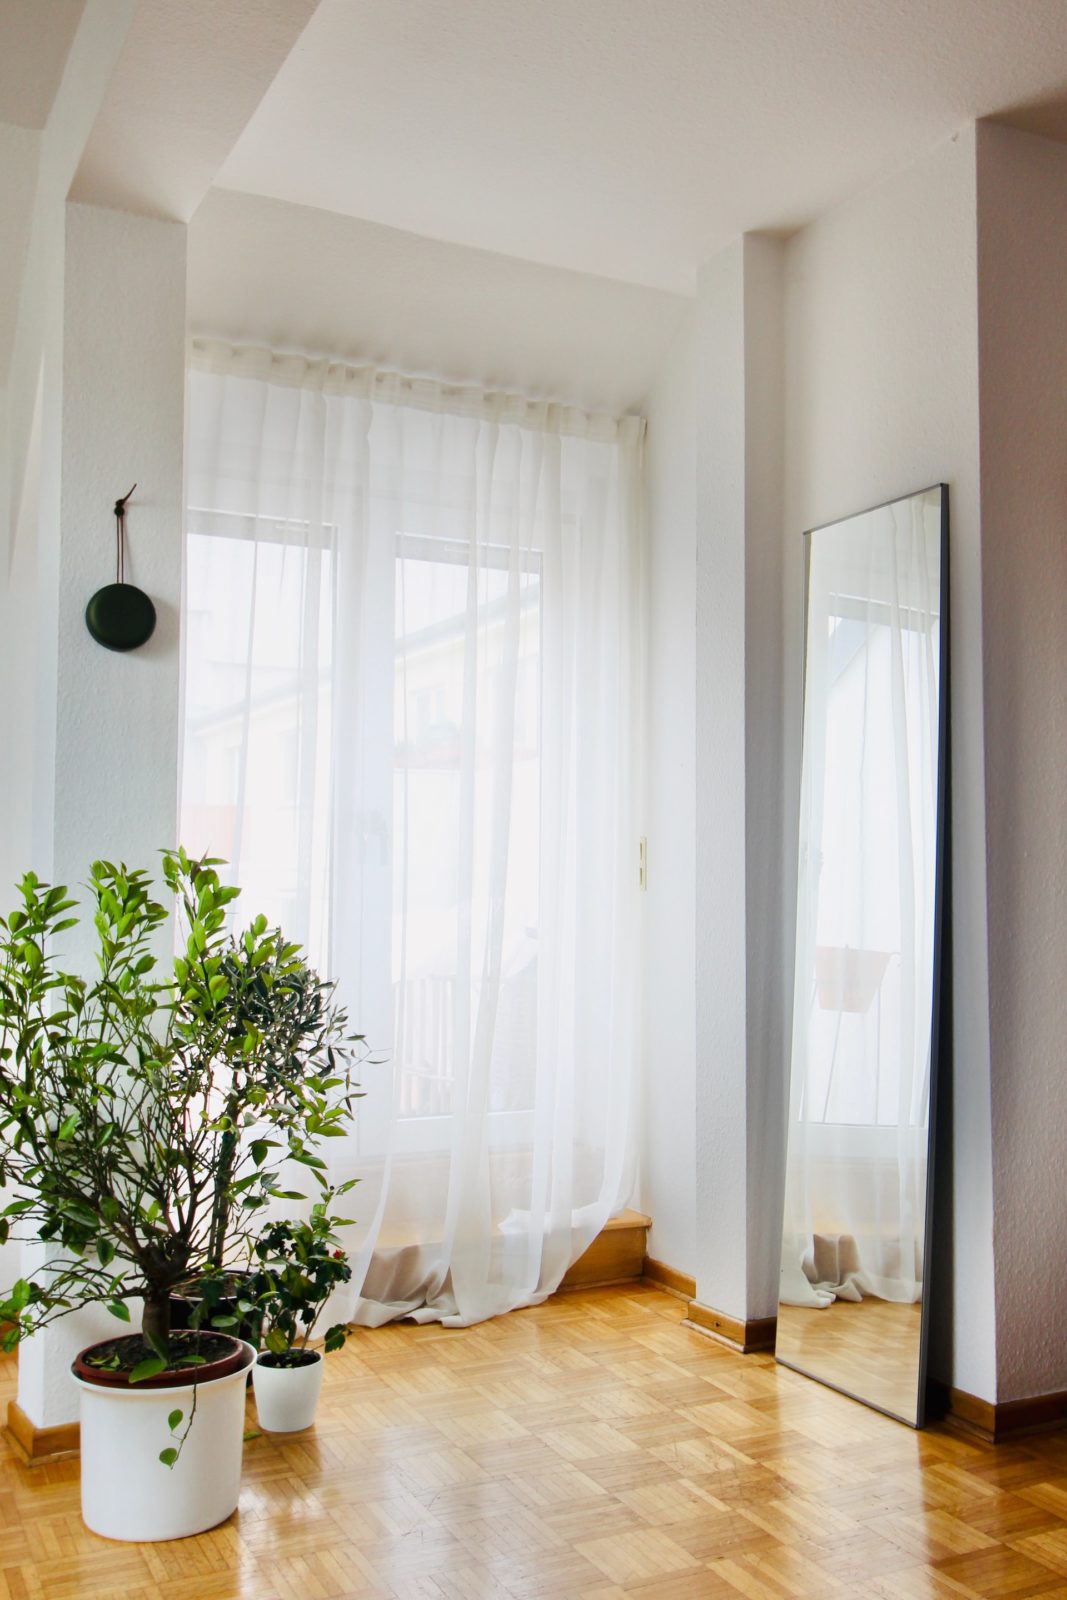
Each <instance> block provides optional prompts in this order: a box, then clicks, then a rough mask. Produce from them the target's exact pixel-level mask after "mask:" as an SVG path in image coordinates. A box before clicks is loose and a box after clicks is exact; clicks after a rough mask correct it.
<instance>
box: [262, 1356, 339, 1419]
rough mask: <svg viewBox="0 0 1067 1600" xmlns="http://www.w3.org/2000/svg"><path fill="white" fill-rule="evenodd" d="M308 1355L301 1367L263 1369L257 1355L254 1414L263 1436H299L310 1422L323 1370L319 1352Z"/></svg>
mask: <svg viewBox="0 0 1067 1600" xmlns="http://www.w3.org/2000/svg"><path fill="white" fill-rule="evenodd" d="M309 1354H313V1355H314V1357H315V1359H314V1361H310V1362H308V1364H307V1366H304V1367H265V1366H264V1365H263V1358H262V1356H260V1358H259V1360H258V1361H257V1362H256V1364H255V1366H254V1367H253V1368H252V1386H253V1388H254V1389H255V1391H256V1411H257V1413H258V1415H259V1425H260V1427H261V1428H262V1429H263V1431H264V1433H299V1432H300V1430H301V1429H302V1428H310V1427H311V1424H312V1423H313V1422H314V1420H315V1407H316V1406H317V1405H318V1403H319V1391H320V1389H321V1388H322V1377H323V1373H324V1372H325V1370H326V1368H325V1363H324V1362H323V1359H322V1352H321V1351H320V1350H315V1351H309Z"/></svg>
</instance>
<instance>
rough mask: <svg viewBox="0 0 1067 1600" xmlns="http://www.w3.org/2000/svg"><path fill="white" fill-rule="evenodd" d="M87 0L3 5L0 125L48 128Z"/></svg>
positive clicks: (14, 0)
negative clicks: (50, 113) (46, 126)
mask: <svg viewBox="0 0 1067 1600" xmlns="http://www.w3.org/2000/svg"><path fill="white" fill-rule="evenodd" d="M84 7H85V0H0V122H13V123H14V124H15V125H16V126H17V127H19V128H43V127H44V125H45V123H46V122H47V121H48V113H49V111H51V109H52V101H53V100H54V99H55V97H56V90H57V89H58V88H59V80H60V78H61V77H62V76H63V68H64V67H65V65H66V62H67V56H68V54H69V52H70V46H71V41H72V40H73V38H74V34H75V32H76V31H77V27H78V22H79V20H80V18H81V14H82V11H83V10H84Z"/></svg>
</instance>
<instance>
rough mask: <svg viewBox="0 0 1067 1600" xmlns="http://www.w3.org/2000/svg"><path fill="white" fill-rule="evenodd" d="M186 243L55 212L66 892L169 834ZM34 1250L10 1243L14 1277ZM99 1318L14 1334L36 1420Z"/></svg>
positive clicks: (69, 955) (99, 1332)
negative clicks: (59, 286) (95, 870)
mask: <svg viewBox="0 0 1067 1600" xmlns="http://www.w3.org/2000/svg"><path fill="white" fill-rule="evenodd" d="M185 241H186V230H185V228H184V226H182V225H181V224H180V223H173V222H157V221H153V220H151V219H149V218H145V217H135V216H130V215H127V214H125V213H123V212H118V211H105V210H102V209H99V208H96V207H93V206H80V205H67V207H66V230H65V250H64V265H65V292H64V295H63V301H62V313H63V327H62V383H61V384H57V385H56V391H57V393H56V396H55V399H56V400H57V401H58V403H59V404H60V406H61V434H60V472H59V479H60V483H61V491H60V500H59V540H58V552H57V565H56V568H55V571H54V572H53V573H52V574H51V575H50V577H49V579H48V583H47V587H48V588H49V590H50V591H51V592H52V593H53V595H54V606H55V609H56V614H57V634H56V654H55V668H54V672H55V676H54V680H53V681H54V685H55V687H54V691H53V693H54V698H53V700H52V702H51V705H50V707H49V708H48V713H49V715H50V717H51V720H52V723H53V725H54V756H53V760H54V767H53V773H52V778H53V783H52V790H53V797H54V798H53V809H52V811H51V813H50V814H49V815H48V816H46V817H45V818H44V819H42V821H43V822H44V823H46V824H47V825H48V828H49V830H50V833H51V840H50V848H49V849H48V854H49V855H50V857H51V863H52V871H53V872H54V878H55V881H57V882H62V883H65V884H67V885H69V886H70V887H71V888H72V890H73V891H74V893H75V897H76V898H79V899H82V900H84V897H83V896H82V895H81V894H80V893H79V890H78V886H79V885H80V884H81V883H83V882H84V880H85V877H86V875H87V872H88V869H89V866H90V864H91V862H92V860H93V859H94V857H97V856H105V857H108V858H109V859H111V860H123V861H126V862H128V863H129V864H131V865H136V866H147V867H155V866H156V865H157V863H158V854H157V852H158V851H159V850H160V849H161V848H163V847H166V846H171V845H173V844H174V842H175V838H176V828H177V762H178V606H179V600H180V594H181V564H182V554H181V551H182V541H181V526H182V459H183V448H184V440H183V432H184V385H185ZM135 481H136V483H137V493H136V495H135V496H134V498H133V500H132V501H131V504H130V512H129V553H128V557H127V567H126V575H127V579H128V581H130V582H134V583H139V584H140V585H141V586H142V587H143V588H144V589H146V590H147V592H148V593H149V594H150V595H151V597H152V599H153V601H154V603H155V606H156V612H157V616H158V622H157V626H156V632H155V633H154V634H153V636H152V638H151V640H150V641H149V642H148V643H147V644H146V645H144V646H142V647H141V649H139V650H137V651H133V652H130V653H129V654H119V653H116V652H113V651H109V650H104V649H102V648H101V647H100V646H99V645H98V644H96V643H95V642H94V641H93V640H92V639H91V638H90V636H89V633H88V631H87V629H86V627H85V621H84V611H85V605H86V602H87V600H88V599H89V596H90V595H91V594H92V593H93V592H94V590H95V589H97V588H100V587H101V586H102V585H103V584H105V583H110V582H112V581H113V579H114V548H115V546H114V526H115V522H114V516H113V515H112V506H113V504H114V501H115V500H116V499H117V498H118V497H119V496H120V495H122V494H125V493H126V491H127V490H128V489H129V488H130V485H131V484H132V483H134V482H135ZM42 548H44V547H42ZM42 582H43V579H42ZM42 848H43V847H42ZM94 941H95V935H94V933H93V929H92V924H91V922H90V923H89V926H88V930H85V929H83V928H79V929H77V930H71V931H70V932H69V933H67V934H66V935H65V936H64V938H63V941H62V946H61V948H60V950H59V951H58V952H57V953H58V954H59V955H60V957H61V958H62V959H63V961H64V964H65V965H67V966H68V967H69V968H70V969H72V970H75V971H82V972H84V973H87V974H88V973H90V972H91V971H92V970H93V968H94V965H95V962H94V957H93V949H92V947H93V944H94ZM45 1254H47V1248H46V1247H44V1246H36V1245H27V1246H25V1257H24V1271H26V1272H29V1271H30V1270H33V1269H34V1268H35V1267H36V1266H38V1265H39V1263H40V1262H41V1260H42V1259H43V1256H44V1255H45ZM113 1330H114V1322H113V1320H112V1319H110V1318H109V1316H108V1314H107V1313H106V1311H105V1310H104V1309H103V1308H102V1307H94V1308H90V1309H88V1310H84V1311H79V1312H77V1313H75V1314H73V1315H71V1316H69V1317H66V1318H63V1319H61V1320H60V1321H59V1322H57V1323H56V1324H55V1325H54V1326H53V1327H51V1328H48V1329H46V1330H45V1331H44V1332H41V1333H38V1334H36V1335H35V1336H34V1338H33V1339H31V1340H28V1341H27V1342H26V1343H25V1344H24V1345H23V1346H22V1348H21V1350H20V1354H19V1404H20V1405H21V1406H22V1409H23V1410H24V1411H25V1413H26V1415H27V1416H28V1417H29V1418H30V1420H31V1421H32V1422H33V1423H34V1424H35V1425H36V1426H37V1427H53V1426H56V1425H58V1424H61V1423H64V1422H68V1421H71V1420H72V1419H73V1418H74V1417H75V1415H76V1413H77V1398H76V1395H75V1394H74V1393H73V1392H72V1385H71V1383H70V1380H69V1366H70V1361H71V1359H72V1357H73V1356H74V1354H75V1353H76V1351H77V1350H78V1349H80V1348H81V1347H82V1346H83V1345H85V1344H87V1343H89V1342H90V1341H91V1340H92V1339H94V1338H103V1337H105V1336H106V1335H107V1334H109V1333H111V1332H113Z"/></svg>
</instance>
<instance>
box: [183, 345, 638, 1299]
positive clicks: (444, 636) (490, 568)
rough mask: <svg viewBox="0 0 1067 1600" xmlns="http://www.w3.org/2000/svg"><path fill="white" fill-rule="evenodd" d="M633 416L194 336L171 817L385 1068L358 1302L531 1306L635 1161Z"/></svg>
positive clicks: (623, 1188)
mask: <svg viewBox="0 0 1067 1600" xmlns="http://www.w3.org/2000/svg"><path fill="white" fill-rule="evenodd" d="M642 441H643V424H642V423H641V422H640V421H639V420H638V419H634V418H629V419H622V420H616V419H614V418H609V417H601V416H587V415H584V414H582V413H579V412H576V411H572V410H569V409H567V408H562V407H559V406H555V405H548V404H543V405H539V404H533V403H530V402H526V401H523V400H519V399H516V398H514V397H509V396H494V395H484V394H481V393H476V392H473V391H470V390H460V389H446V388H443V387H441V386H438V385H435V384H431V383H428V382H419V381H415V380H410V379H403V378H400V377H398V376H396V375H394V374H387V373H379V372H375V371H372V370H368V369H359V370H354V369H351V368H346V367H342V366H339V365H331V364H327V363H323V362H318V363H316V362H309V361H305V360H304V359H302V358H297V357H280V356H273V355H271V354H269V353H267V352H262V351H242V352H237V351H233V350H230V349H228V348H225V347H221V346H216V345H204V344H198V345H196V346H194V349H193V354H192V360H191V372H190V379H189V420H188V448H187V457H188V466H187V479H188V491H187V497H188V516H187V550H186V602H185V608H184V611H185V646H184V661H185V672H184V694H185V713H184V715H185V741H184V756H183V784H182V840H183V843H184V844H185V845H186V847H187V848H188V849H190V850H191V851H195V852H197V853H202V852H205V851H211V852H212V853H213V854H216V855H220V856H223V857H225V858H226V859H228V860H229V862H230V863H231V868H230V871H231V874H232V877H233V879H234V881H236V882H238V883H240V884H241V886H242V889H243V891H244V892H243V895H242V912H243V913H244V914H252V913H254V912H257V911H260V910H262V911H263V912H265V913H266V915H267V916H268V917H269V918H270V919H271V920H272V921H277V922H279V923H280V924H281V925H282V926H283V927H284V928H285V929H286V930H287V931H289V932H290V933H291V936H292V937H294V938H295V939H298V940H300V941H301V942H302V943H303V944H305V945H306V946H307V948H308V949H309V951H310V954H311V957H312V959H313V960H314V962H315V963H316V964H317V965H318V966H319V968H320V970H321V971H322V972H323V973H324V974H328V975H330V976H333V977H336V978H337V979H338V981H339V984H340V992H341V997H342V999H343V1000H344V1002H345V1003H346V1004H347V1006H348V1008H349V1012H350V1016H351V1019H352V1021H353V1023H354V1024H355V1025H357V1026H358V1027H359V1029H360V1031H361V1032H363V1033H365V1034H366V1035H367V1038H368V1042H369V1045H370V1046H371V1047H372V1049H373V1050H374V1052H375V1054H376V1056H378V1057H380V1058H383V1059H381V1060H380V1061H379V1062H378V1063H377V1064H375V1063H368V1064H367V1065H366V1066H365V1068H364V1071H363V1087H364V1090H365V1094H366V1098H365V1099H363V1100H362V1101H361V1102H360V1107H359V1113H358V1116H357V1119H356V1128H355V1131H354V1133H353V1135H352V1137H351V1139H349V1140H346V1141H345V1142H344V1144H343V1146H341V1145H340V1142H339V1141H338V1142H335V1147H334V1148H331V1149H330V1151H329V1154H330V1155H331V1157H332V1159H333V1165H334V1171H335V1173H336V1174H337V1175H338V1176H343V1177H347V1176H358V1177H359V1178H360V1180H361V1182H360V1184H359V1186H358V1188H357V1189H356V1190H355V1191H354V1192H353V1194H352V1195H350V1196H349V1197H348V1208H349V1214H350V1215H352V1216H354V1217H356V1218H357V1219H358V1220H357V1223H356V1226H355V1227H354V1228H352V1229H351V1230H350V1231H349V1236H348V1238H347V1241H346V1242H347V1245H348V1248H349V1251H350V1254H351V1258H352V1261H353V1266H354V1269H355V1273H354V1281H353V1285H352V1297H351V1302H350V1304H349V1305H348V1306H346V1307H343V1308H341V1309H343V1310H344V1311H346V1312H347V1313H348V1314H349V1315H350V1316H351V1317H352V1318H353V1320H357V1321H363V1322H368V1323H379V1322H384V1321H387V1320H389V1319H390V1318H393V1317H397V1316H401V1315H405V1314H410V1313H414V1314H417V1315H419V1316H422V1317H425V1318H427V1319H440V1320H442V1321H447V1322H450V1323H456V1324H462V1323H468V1322H473V1321H477V1320H479V1319H481V1318H483V1317H487V1316H492V1315H494V1314H495V1313H497V1312H500V1311H504V1310H508V1309H510V1308H512V1307H514V1306H518V1305H523V1304H528V1303H531V1302H533V1301H536V1300H537V1299H540V1298H543V1297H544V1295H546V1294H547V1293H550V1292H551V1291H552V1289H553V1288H555V1287H556V1285H557V1284H558V1282H559V1280H560V1278H561V1277H562V1275H563V1273H564V1271H565V1270H566V1268H567V1266H568V1265H569V1264H570V1263H571V1261H573V1260H574V1259H575V1258H576V1257H577V1256H578V1255H579V1254H580V1253H581V1252H582V1250H584V1248H585V1247H586V1245H587V1244H588V1243H589V1242H590V1240H591V1239H592V1238H593V1236H594V1235H595V1234H596V1233H597V1232H598V1231H599V1229H600V1228H601V1227H602V1226H603V1224H604V1222H605V1221H606V1219H607V1218H608V1216H609V1215H611V1214H612V1213H613V1212H614V1211H616V1210H618V1209H619V1208H620V1207H621V1206H622V1205H624V1204H625V1203H626V1201H627V1199H628V1198H629V1193H630V1188H631V1183H632V1165H633V1163H632V1148H633V1127H632V1097H633V1084H634V1068H635V1052H636V1041H637V1039H638V1036H639V1018H638V1011H637V1008H638V1004H639V1000H638V996H639V983H638V940H639V925H638V907H637V873H636V848H637V839H638V835H639V833H640V819H639V817H638V815H637V811H636V799H637V796H638V795H639V793H640V782H639V761H640V752H639V749H638V739H639V733H640V728H641V724H642V715H641V706H640V693H641V643H642V640H641V635H642V627H641V613H640V583H639V568H640V561H641V551H640V527H639V520H640V505H641V495H640V472H641V457H642Z"/></svg>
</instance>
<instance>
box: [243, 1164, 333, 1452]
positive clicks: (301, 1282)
mask: <svg viewBox="0 0 1067 1600" xmlns="http://www.w3.org/2000/svg"><path fill="white" fill-rule="evenodd" d="M347 1187H350V1185H346V1184H342V1185H339V1186H338V1188H337V1189H330V1190H328V1191H327V1192H326V1193H325V1195H324V1198H323V1199H322V1200H320V1201H318V1203H317V1204H316V1205H314V1206H313V1207H312V1210H311V1217H310V1219H309V1220H308V1221H306V1222H275V1223H273V1224H272V1225H271V1226H270V1227H268V1228H267V1229H266V1231H265V1232H264V1233H263V1234H262V1235H261V1236H260V1238H259V1239H258V1240H257V1241H256V1245H255V1248H254V1252H253V1254H254V1259H255V1260H256V1262H258V1267H257V1269H256V1271H255V1272H254V1273H253V1275H252V1278H251V1280H250V1289H251V1298H252V1301H253V1303H254V1305H255V1308H256V1310H257V1312H258V1313H259V1315H260V1316H261V1318H262V1324H261V1326H262V1329H263V1348H262V1350H261V1351H260V1353H259V1356H258V1358H257V1360H256V1364H255V1366H254V1367H253V1369H252V1383H253V1386H254V1388H255V1391H256V1411H257V1413H258V1415H259V1425H260V1427H261V1428H262V1429H263V1430H264V1432H266V1433H298V1432H299V1431H300V1430H301V1429H302V1428H310V1426H311V1424H312V1423H313V1422H314V1420H315V1408H316V1406H317V1405H318V1400H319V1392H320V1390H321V1389H322V1379H323V1371H324V1368H323V1353H324V1351H325V1352H329V1351H332V1350H340V1349H341V1347H342V1345H343V1344H344V1342H345V1338H346V1335H347V1332H348V1330H347V1328H346V1326H345V1324H344V1323H341V1322H338V1323H335V1324H334V1325H333V1326H332V1327H330V1328H327V1330H326V1335H325V1339H324V1341H323V1349H322V1350H313V1349H311V1348H310V1340H311V1336H312V1333H313V1331H314V1328H315V1324H316V1322H317V1321H318V1319H319V1317H320V1315H321V1314H322V1312H323V1310H324V1308H325V1306H326V1303H327V1301H328V1300H329V1299H330V1296H331V1295H332V1294H333V1292H334V1290H335V1289H337V1288H339V1287H340V1285H341V1284H343V1283H347V1282H348V1281H349V1279H350V1278H351V1276H352V1268H351V1267H350V1266H349V1265H348V1262H347V1261H346V1260H345V1253H344V1251H343V1250H342V1249H341V1247H340V1245H339V1243H338V1240H337V1236H336V1234H335V1233H334V1231H333V1230H334V1227H335V1226H336V1225H337V1224H336V1223H335V1222H331V1220H330V1217H329V1214H328V1213H329V1205H330V1201H331V1200H332V1199H333V1197H334V1195H335V1194H338V1193H341V1192H343V1190H344V1189H345V1188H347Z"/></svg>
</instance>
